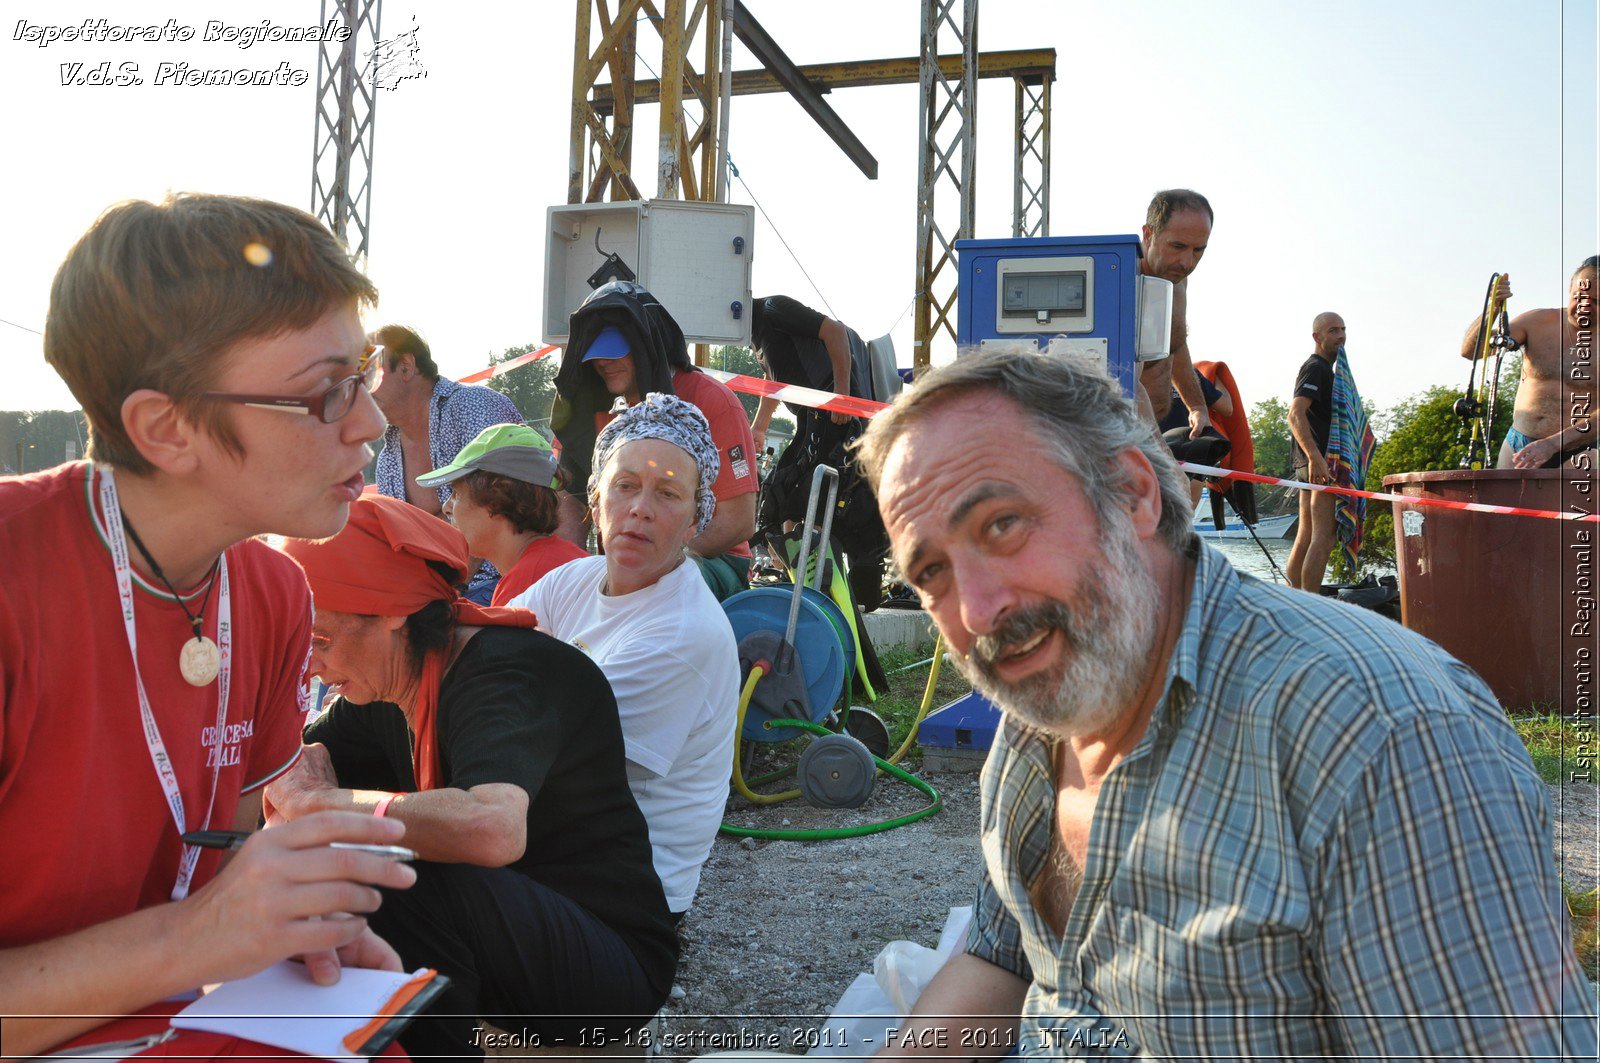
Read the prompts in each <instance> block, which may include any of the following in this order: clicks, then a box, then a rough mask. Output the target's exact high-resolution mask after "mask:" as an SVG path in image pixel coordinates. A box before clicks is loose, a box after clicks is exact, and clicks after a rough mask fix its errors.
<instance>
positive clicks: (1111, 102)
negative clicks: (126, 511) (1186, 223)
mask: <svg viewBox="0 0 1600 1063" xmlns="http://www.w3.org/2000/svg"><path fill="white" fill-rule="evenodd" d="M747 3H748V6H749V7H750V9H751V11H752V12H753V13H754V14H755V16H756V17H757V18H758V19H760V20H761V21H762V23H763V24H764V25H765V26H766V28H767V29H768V30H769V31H770V32H771V33H772V35H773V36H774V37H775V38H776V39H777V40H778V42H779V43H780V44H781V45H782V46H783V47H784V49H785V50H786V51H787V52H788V53H789V55H790V56H791V57H792V58H793V59H794V60H795V61H797V62H800V63H813V62H826V61H830V60H843V59H867V58H888V57H894V56H909V55H914V54H915V53H916V51H917V33H918V10H919V5H918V4H917V3H916V0H873V2H871V3H862V2H861V0H845V2H841V0H810V2H808V3H805V4H795V3H789V2H778V0H747ZM576 6H577V5H576V4H575V3H574V2H573V0H534V2H527V3H515V4H512V3H505V4H498V3H483V4H478V5H473V6H469V5H463V4H456V3H444V2H442V0H411V2H406V0H386V2H385V10H384V24H383V35H384V36H385V37H389V36H393V35H395V34H398V33H401V32H404V31H406V30H409V29H411V28H412V27H413V26H414V27H415V28H416V29H417V31H418V38H417V39H418V43H419V45H420V60H421V64H422V66H423V67H424V68H425V69H426V71H427V77H426V78H422V79H417V80H412V81H408V82H405V83H403V84H401V85H399V86H398V87H396V88H395V89H394V90H393V91H387V92H383V93H381V99H380V100H379V105H378V115H377V138H376V156H377V163H376V176H375V194H374V198H373V208H372V219H371V220H372V232H373V238H372V254H371V258H370V261H369V272H370V273H371V275H372V277H373V279H374V280H375V281H376V283H377V285H378V287H379V289H380V291H381V292H382V295H383V301H382V305H381V308H380V310H379V311H378V315H379V317H380V318H381V319H383V320H402V321H407V322H411V323H414V324H416V325H417V326H419V327H420V328H422V329H423V331H424V332H425V333H426V334H427V335H428V336H429V338H430V340H431V341H432V343H433V347H434V350H435V353H436V355H437V356H438V359H439V362H440V364H441V367H442V368H443V370H444V371H445V372H446V373H447V374H449V375H453V376H454V375H461V374H464V373H467V372H470V371H471V370H473V369H476V368H480V367H482V366H483V365H485V364H486V363H487V360H488V355H489V354H490V353H491V352H495V351H499V350H501V349H504V348H506V347H509V346H513V345H517V344H521V343H528V342H533V341H536V340H537V339H539V335H538V322H539V319H540V305H539V302H540V298H541V292H542V290H543V288H542V268H543V256H544V246H543V232H544V210H545V207H547V206H548V205H551V204H554V203H560V202H563V201H564V200H565V194H566V166H567V137H568V114H569V111H568V99H569V95H570V92H571V83H572V82H571V76H572V29H573V18H574V10H575V8H576ZM219 12H223V13H224V14H222V15H220V16H219V14H218V13H219ZM0 13H3V14H4V16H5V17H4V20H3V22H0V28H3V31H4V32H3V33H0V98H3V99H4V100H5V101H6V103H7V107H6V111H7V121H6V123H5V128H6V135H5V139H6V143H7V151H6V152H5V158H6V161H5V164H4V165H3V166H0V187H3V188H4V191H5V192H6V199H7V202H8V205H9V209H8V210H6V211H5V212H4V213H3V214H0V319H4V321H5V322H8V323H7V324H0V360H3V364H4V366H5V369H6V372H5V374H4V378H3V379H4V383H3V385H0V408H5V409H19V408H20V409H41V408H61V407H72V406H75V405H76V403H74V402H73V401H72V399H71V396H70V395H69V393H68V392H67V391H66V389H65V387H64V386H63V385H61V383H60V381H59V380H58V379H57V378H56V377H55V375H54V374H53V373H52V372H51V371H50V370H49V368H48V367H47V366H45V365H44V363H43V360H42V357H41V355H40V348H39V336H38V335H37V334H35V332H32V331H27V330H38V329H42V328H43V323H44V318H45V311H46V306H47V302H48V295H49V286H50V280H51V277H52V276H53V274H54V271H55V269H56V266H57V265H58V264H59V262H60V260H61V257H62V255H63V254H64V253H65V251H66V250H67V248H68V247H69V246H70V245H71V243H72V241H73V240H74V239H75V238H76V237H77V236H78V235H79V234H80V233H81V232H82V231H83V230H84V229H85V228H86V227H87V226H88V224H89V223H90V222H91V221H92V220H93V219H94V217H95V216H96V215H97V214H98V213H99V212H100V211H101V210H102V209H104V208H105V207H106V206H108V205H109V204H111V203H113V202H115V201H117V200H119V199H125V198H130V197H144V198H159V197H160V196H162V195H163V194H164V193H165V192H166V191H167V190H169V189H171V190H200V191H213V192H232V193H241V194H250V195H258V196H266V197H270V198H275V199H281V200H283V201H285V202H288V203H292V204H295V205H297V206H302V207H304V206H307V205H308V204H309V201H310V187H311V149H312V143H313V113H314V111H313V89H314V87H315V83H316V54H315V47H316V46H315V45H305V44H273V43H258V44H255V45H253V46H252V47H250V48H248V49H240V48H239V47H238V46H237V45H236V44H229V43H225V42H219V41H214V42H210V43H207V42H205V41H204V40H203V39H202V38H203V34H204V30H205V24H206V22H207V20H208V19H214V18H219V17H220V18H222V19H223V20H225V21H226V22H227V23H229V24H231V25H250V24H259V23H260V22H261V21H262V20H267V21H269V22H271V23H273V24H276V25H301V24H311V23H315V22H316V20H317V18H318V15H319V13H320V7H319V5H318V4H317V3H313V2H310V0H292V2H290V0H271V2H269V0H237V2H233V3H229V4H226V5H218V4H214V3H193V2H186V0H163V2H162V3H159V4H156V3H148V2H144V0H133V2H127V3H119V4H104V3H79V2H75V0H48V2H47V0H3V2H0ZM89 17H105V18H107V19H108V20H109V21H112V22H117V23H154V24H161V23H164V22H165V21H166V20H168V19H172V20H174V21H175V22H176V23H177V24H178V25H186V26H191V27H193V28H194V29H195V30H196V35H195V39H194V40H193V41H191V42H188V43H177V42H160V43H149V42H137V43H117V42H93V43H81V42H80V43H63V42H56V43H54V44H52V45H50V46H49V47H45V48H40V47H38V45H37V43H36V42H32V41H28V40H19V39H16V38H17V33H18V30H19V23H27V24H32V25H38V24H58V25H65V24H74V23H78V22H81V21H82V20H83V19H84V18H89ZM653 37H654V35H653V34H651V33H649V32H648V31H644V32H642V34H641V37H640V42H641V43H640V51H641V54H642V55H644V56H645V57H646V58H647V59H648V60H649V62H650V65H651V66H653V67H656V68H657V69H659V51H658V50H656V51H652V50H651V48H650V46H649V44H648V43H647V42H649V41H650V40H651V39H652V38H653ZM979 43H980V47H981V48H982V49H984V50H1000V49H1010V48H1034V47H1053V48H1055V49H1056V51H1057V57H1058V58H1057V71H1058V81H1057V82H1056V86H1055V90H1054V114H1053V124H1054V181H1053V184H1052V189H1051V231H1052V233H1054V234H1056V235H1102V234H1112V233H1126V232H1135V231H1137V227H1138V225H1139V223H1140V222H1141V221H1142V217H1143V211H1144V207H1145V204H1146V202H1147V201H1148V199H1149V197H1150V194H1151V193H1152V192H1153V191H1154V190H1156V189H1158V188H1162V187H1167V186H1173V185H1186V186H1190V187H1193V188H1196V189H1199V190H1200V191H1202V192H1204V193H1205V194H1206V195H1207V196H1208V197H1210V199H1211V201H1212V204H1213V206H1214V207H1215V208H1216V211H1217V223H1216V228H1215V230H1214V232H1213V235H1212V244H1211V249H1210V251H1209V252H1208V253H1207V255H1206V258H1205V260H1204V262H1203V263H1202V264H1201V266H1200V268H1199V270H1198V271H1197V272H1196V273H1195V275H1194V277H1193V279H1192V280H1191V282H1190V286H1191V290H1190V335H1191V341H1190V343H1191V350H1192V351H1193V353H1194V355H1195V357H1196V358H1209V359H1222V360H1225V361H1227V362H1229V363H1230V365H1231V366H1232V367H1233V369H1234V373H1235V375H1236V376H1237V377H1238V378H1239V380H1240V384H1241V387H1242V389H1243V391H1244V393H1245V399H1246V401H1247V402H1252V403H1253V402H1255V401H1258V400H1259V399H1262V398H1266V397H1269V396H1273V395H1277V396H1284V395H1286V394H1287V392H1288V391H1289V388H1290V385H1291V383H1292V381H1293V377H1294V371H1295V368H1296V366H1297V365H1298V363H1299V362H1300V361H1301V360H1302V358H1303V357H1304V356H1305V355H1306V354H1308V353H1309V352H1310V346H1311V342H1310V335H1309V334H1310V322H1311V319H1312V318H1313V317H1314V316H1315V315H1316V314H1317V313H1318V312H1319V311H1322V310H1335V311H1338V312H1339V313H1341V314H1342V315H1343V316H1344V318H1345V320H1346V322H1347V323H1348V325H1349V328H1350V340H1349V352H1350V355H1351V359H1352V362H1353V365H1354V367H1355V372H1356V377H1357V380H1358V381H1359V383H1360V384H1361V386H1362V390H1363V392H1364V393H1365V394H1366V395H1367V396H1368V397H1369V398H1372V399H1375V400H1376V401H1378V402H1379V403H1380V404H1382V405H1387V404H1389V403H1392V402H1393V401H1395V400H1396V399H1398V398H1401V397H1403V396H1405V395H1408V394H1411V393H1413V392H1415V391H1418V390H1421V389H1423V388H1425V387H1428V386H1430V385H1433V384H1448V385H1450V386H1452V387H1460V386H1462V385H1463V384H1464V383H1465V369H1466V367H1465V364H1464V363H1463V362H1461V361H1460V359H1459V358H1458V357H1457V356H1456V351H1457V350H1458V347H1459V343H1460V337H1461V333H1462V332H1463V331H1464V328H1465V326H1466V323H1467V321H1468V319H1469V318H1470V317H1471V316H1472V315H1473V314H1475V313H1476V312H1477V310H1478V307H1479V303H1480V301H1481V299H1482V293H1483V290H1484V286H1485V283H1486V281H1487V279H1488V276H1489V274H1490V273H1491V272H1494V271H1496V270H1500V271H1507V272H1510V273H1511V275H1512V279H1513V284H1514V288H1515V291H1516V296H1515V299H1514V300H1513V303H1512V309H1513V310H1519V309H1526V308H1530V307H1534V306H1550V305H1560V304H1561V303H1562V301H1563V300H1564V298H1565V285H1566V278H1567V275H1568V274H1569V273H1570V271H1571V270H1572V268H1573V266H1574V265H1575V264H1576V263H1577V262H1578V261H1579V260H1580V259H1582V258H1583V257H1585V256H1587V255H1590V254H1594V253H1595V252H1596V250H1597V249H1600V235H1597V221H1596V195H1597V194H1596V172H1597V166H1596V163H1597V158H1596V136H1595V126H1596V3H1595V0H1530V2H1528V3H1523V4H1518V5H1510V4H1505V3H1502V2H1498V0H1460V2H1451V3H1444V2H1443V0H1402V2H1396V0H1363V2H1341V3H1333V2H1329V3H1316V4H1286V3H1280V2H1278V0H1211V2H1209V3H1207V4H1204V5H1196V4H1193V3H1188V2H1183V0H1140V2H1137V3H1125V2H1112V0H1049V2H1040V0H984V3H983V7H982V15H981V24H980V29H979ZM107 61H109V62H110V63H111V69H112V72H113V73H116V72H117V71H118V70H119V69H120V64H122V63H125V62H126V63H134V64H137V65H138V67H139V75H140V76H141V77H143V78H144V79H145V83H144V84H143V85H128V86H121V87H118V86H108V87H96V86H91V85H84V86H78V85H72V86H65V87H64V86H63V85H62V84H61V80H62V67H63V64H71V63H84V64H86V68H88V69H93V68H94V67H95V66H97V65H98V64H100V63H103V62H107ZM162 62H168V63H174V64H176V63H181V62H188V63H190V64H191V65H192V66H194V67H200V68H211V67H239V66H244V67H250V68H265V69H272V68H275V67H277V66H278V65H279V64H280V63H284V62H287V63H288V64H289V66H290V67H291V68H301V69H304V70H306V71H307V72H308V74H309V78H308V80H307V82H306V84H304V85H303V86H301V87H292V86H270V87H227V88H224V87H181V86H174V85H156V84H154V81H155V75H156V72H157V67H158V64H160V63H162ZM755 65H756V64H755V62H754V60H753V59H752V58H751V57H750V55H749V54H748V52H747V51H745V49H744V48H743V47H742V45H739V44H737V43H736V44H735V67H736V68H737V69H745V68H748V67H752V66H755ZM641 76H642V77H648V76H650V75H649V74H648V73H644V72H641ZM830 99H831V102H832V104H833V106H834V107H835V109H836V110H837V111H838V112H839V113H840V114H841V116H842V117H843V118H844V119H845V121H846V122H847V123H848V124H849V125H850V126H851V127H852V128H853V129H854V130H855V131H856V133H857V134H858V135H859V136H860V138H861V139H862V140H863V141H864V142H865V143H866V144H867V146H868V147H869V148H870V149H871V150H872V151H873V153H874V154H875V155H876V156H877V158H878V161H879V165H880V169H879V178H878V180H877V181H869V180H867V179H866V178H865V177H863V176H862V175H861V174H860V173H859V171H857V170H856V169H855V168H854V167H853V166H852V165H851V164H850V163H849V162H848V161H847V160H846V159H845V158H844V156H843V155H842V153H840V152H839V151H838V150H837V149H836V148H835V147H834V146H833V145H832V143H831V142H830V141H829V140H827V138H826V137H825V136H824V134H823V133H822V132H821V131H820V130H819V129H817V128H816V127H815V126H814V125H813V124H812V123H811V122H810V120H809V119H808V118H806V117H805V116H804V114H803V113H802V112H801V111H800V109H799V108H798V106H797V105H796V104H795V103H794V102H793V101H792V100H790V99H788V98H787V97H784V96H762V97H746V98H742V99H741V98H736V99H735V101H734V105H733V112H732V132H731V137H730V141H731V144H730V150H731V152H732V156H733V159H734V161H735V163H736V164H737V166H738V167H739V170H740V173H741V174H742V175H743V177H744V180H745V181H746V182H747V183H748V185H749V187H750V190H751V191H752V192H753V193H754V195H755V197H757V198H758V199H759V201H760V204H761V206H762V207H763V208H765V210H766V212H767V214H769V215H770V216H771V218H772V222H773V224H775V225H776V228H777V232H778V233H781V235H782V237H783V238H784V239H785V240H787V241H788V243H789V245H790V246H791V247H792V248H793V250H794V254H795V256H797V257H798V259H799V261H800V262H802V263H804V265H805V268H806V270H807V271H809V273H810V274H811V276H812V277H813V278H814V279H815V280H816V283H817V285H818V286H819V287H820V289H821V295H820V296H819V295H818V293H817V292H816V291H814V290H813V289H812V287H811V286H810V284H809V283H808V282H807V281H806V279H805V277H804V276H803V275H802V273H801V272H800V269H799V268H798V267H797V266H796V263H795V259H794V258H792V257H791V256H790V254H789V252H787V251H786V250H784V248H783V246H782V244H781V243H780V242H779V240H778V239H777V238H776V236H775V233H774V230H773V227H772V225H769V224H768V223H767V222H766V221H764V220H763V219H761V218H760V216H759V215H758V219H757V229H756V240H755V256H756V257H755V266H754V268H755V278H756V280H755V287H756V288H757V294H762V295H765V294H772V293H780V292H781V293H785V294H789V295H793V296H795V297H797V298H799V299H801V300H802V301H805V302H808V303H811V304H812V305H814V306H816V307H817V308H818V309H822V310H824V311H825V312H827V311H829V310H830V308H831V311H832V312H833V314H834V316H837V317H840V318H842V319H843V320H844V321H845V322H847V323H848V324H850V325H851V326H853V327H854V328H856V329H857V330H859V331H860V332H861V333H862V334H863V335H865V336H868V337H869V338H870V337H871V336H875V335H880V334H882V333H884V332H890V331H892V332H893V335H894V337H895V341H896V346H897V348H898V349H899V351H900V355H901V359H902V361H903V362H906V363H909V360H910V356H911V315H910V314H909V313H907V312H906V310H907V306H908V304H909V302H910V300H911V297H912V293H913V291H914V278H915V258H914V247H913V243H914V236H915V220H916V216H915V202H916V170H917V162H918V156H917V150H918V144H917V98H916V89H915V87H914V86H907V87H891V88H870V89H851V90H842V91H839V92H835V93H833V94H832V95H831V97H830ZM979 99H980V114H979V156H980V169H979V175H978V181H977V190H978V196H979V203H978V231H977V234H976V235H978V236H984V237H993V236H1009V235H1010V224H1011V218H1010V214H1011V204H1012V188H1011V166H1012V154H1011V152H1012V148H1011V127H1012V89H1011V86H1010V84H1009V83H1008V82H1004V81H985V82H982V83H981V87H980V90H979ZM637 123H638V126H637V128H638V133H637V135H636V144H637V147H636V151H635V165H636V167H637V168H639V169H641V170H643V171H644V173H643V174H642V176H641V178H640V184H641V187H642V188H643V189H644V191H645V193H646V194H647V195H650V194H654V191H655V181H654V174H653V172H652V170H653V156H654V137H655V129H656V123H657V111H656V109H655V108H654V107H646V108H641V109H640V112H639V114H638V117H637ZM732 187H733V197H732V198H734V199H735V200H738V201H745V202H747V201H748V196H747V193H746V191H745V189H744V188H743V187H741V186H740V185H739V184H738V183H737V182H734V183H733V186H732ZM373 323H379V322H377V321H374V322H373ZM17 326H21V327H20V328H19V327H17Z"/></svg>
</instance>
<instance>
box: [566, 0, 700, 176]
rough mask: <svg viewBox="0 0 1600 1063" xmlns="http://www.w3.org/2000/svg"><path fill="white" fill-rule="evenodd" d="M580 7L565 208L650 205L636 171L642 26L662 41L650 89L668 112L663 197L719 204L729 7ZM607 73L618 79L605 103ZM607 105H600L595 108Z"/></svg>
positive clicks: (694, 3) (600, 1) (584, 3)
mask: <svg viewBox="0 0 1600 1063" xmlns="http://www.w3.org/2000/svg"><path fill="white" fill-rule="evenodd" d="M577 7H578V21H577V32H576V34H575V36H576V46H575V49H574V54H573V62H572V132H571V143H570V149H571V150H570V153H569V155H568V168H567V202H568V203H592V202H597V201H599V200H603V199H607V198H609V199H612V200H623V199H643V198H645V197H644V195H643V194H642V193H641V192H640V189H639V181H638V175H636V173H635V172H634V168H633V129H634V105H635V103H636V102H640V101H637V100H636V99H635V94H634V86H635V82H636V80H637V79H636V71H635V65H636V63H638V62H639V61H640V59H639V32H638V24H639V23H640V22H648V23H649V24H650V25H651V26H653V27H654V28H655V29H656V30H657V31H658V32H659V34H660V36H661V66H660V70H661V78H660V81H659V82H653V83H652V85H653V87H654V90H655V94H653V95H652V96H651V100H656V99H658V100H659V101H660V105H661V118H660V123H659V135H658V138H657V152H656V192H655V197H656V198H657V199H696V200H715V199H718V198H720V194H721V192H722V189H723V185H722V180H721V177H720V172H721V170H722V165H721V162H722V139H723V136H724V135H725V131H721V132H719V119H721V118H722V117H723V116H724V115H725V113H726V112H725V109H724V106H723V96H724V95H725V94H726V92H727V85H726V79H725V78H724V76H723V74H724V71H725V69H726V62H727V60H726V55H727V50H728V48H729V47H730V43H729V38H730V34H731V32H732V28H731V24H730V22H729V21H728V20H727V19H726V18H725V15H726V14H728V4H727V3H726V2H725V0H664V2H663V5H662V8H660V9H658V8H657V7H656V4H655V3H654V2H653V0H578V3H577ZM596 29H598V30H599V40H598V42H596V41H595V36H594V31H595V30H596ZM696 56H698V57H699V60H700V61H699V66H698V69H697V68H696V64H695V61H694V60H695V58H696ZM602 72H606V73H608V74H609V76H610V78H611V81H610V83H609V84H608V85H605V86H603V88H604V89H605V92H604V94H603V96H601V95H600V94H599V90H600V89H601V88H602V86H600V85H599V84H598V78H599V76H600V75H601V73H602ZM591 93H595V94H596V99H591ZM599 99H603V101H604V102H603V105H601V106H597V105H596V103H597V100H599ZM644 102H649V101H644Z"/></svg>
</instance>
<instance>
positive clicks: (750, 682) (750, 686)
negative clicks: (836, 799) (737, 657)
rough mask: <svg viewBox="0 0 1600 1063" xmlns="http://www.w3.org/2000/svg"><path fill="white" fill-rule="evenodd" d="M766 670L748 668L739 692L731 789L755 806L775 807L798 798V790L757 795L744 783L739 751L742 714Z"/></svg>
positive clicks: (734, 729) (759, 666)
mask: <svg viewBox="0 0 1600 1063" xmlns="http://www.w3.org/2000/svg"><path fill="white" fill-rule="evenodd" d="M766 674H767V670H766V669H765V668H763V667H761V665H759V664H753V665H751V666H750V678H749V679H746V680H745V681H744V689H743V690H741V691H740V692H739V718H738V720H737V722H736V723H735V724H734V728H733V788H734V789H735V790H738V791H739V796H741V797H743V798H744V799H745V800H746V801H749V802H750V803H751V804H755V805H775V804H777V803H778V802H779V801H792V800H794V799H795V798H797V797H799V796H800V791H799V790H785V791H784V792H783V793H781V794H758V793H756V792H755V791H754V790H752V789H750V787H748V786H746V785H745V781H744V763H743V756H742V754H741V752H740V751H741V750H742V749H743V748H744V714H745V710H746V709H748V708H749V707H750V696H751V695H752V694H754V693H755V690H756V684H757V683H759V682H761V677H762V676H764V675H766Z"/></svg>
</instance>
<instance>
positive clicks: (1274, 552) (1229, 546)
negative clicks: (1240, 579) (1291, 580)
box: [1205, 539, 1291, 583]
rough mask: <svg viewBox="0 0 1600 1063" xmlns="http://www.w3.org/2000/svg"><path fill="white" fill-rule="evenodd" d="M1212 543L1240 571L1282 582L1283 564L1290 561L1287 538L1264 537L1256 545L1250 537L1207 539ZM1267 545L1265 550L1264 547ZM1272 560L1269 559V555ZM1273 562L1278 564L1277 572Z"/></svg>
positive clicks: (1270, 580)
mask: <svg viewBox="0 0 1600 1063" xmlns="http://www.w3.org/2000/svg"><path fill="white" fill-rule="evenodd" d="M1205 541H1206V542H1207V543H1209V544H1210V545H1212V546H1214V547H1216V548H1217V549H1218V550H1219V551H1221V553H1222V556H1224V557H1226V558H1227V559H1228V562H1229V563H1230V564H1232V565H1233V567H1234V568H1236V569H1238V570H1239V571H1240V572H1248V573H1250V575H1252V576H1255V577H1256V578H1257V579H1263V580H1266V581H1267V582H1268V583H1282V582H1283V577H1282V576H1281V575H1280V574H1279V573H1282V572H1283V566H1285V565H1287V564H1288V563H1289V546H1290V545H1291V544H1290V543H1289V541H1288V540H1287V539H1262V540H1261V545H1260V546H1258V545H1256V543H1255V542H1253V541H1252V540H1250V539H1207V540H1205ZM1263 546H1264V547H1266V550H1265V551H1263V550H1262V547H1263ZM1269 554H1270V555H1271V557H1272V560H1271V561H1268V560H1267V556H1268V555H1269ZM1273 564H1276V565H1277V572H1276V573H1275V572H1274V571H1273V567H1272V566H1273Z"/></svg>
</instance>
